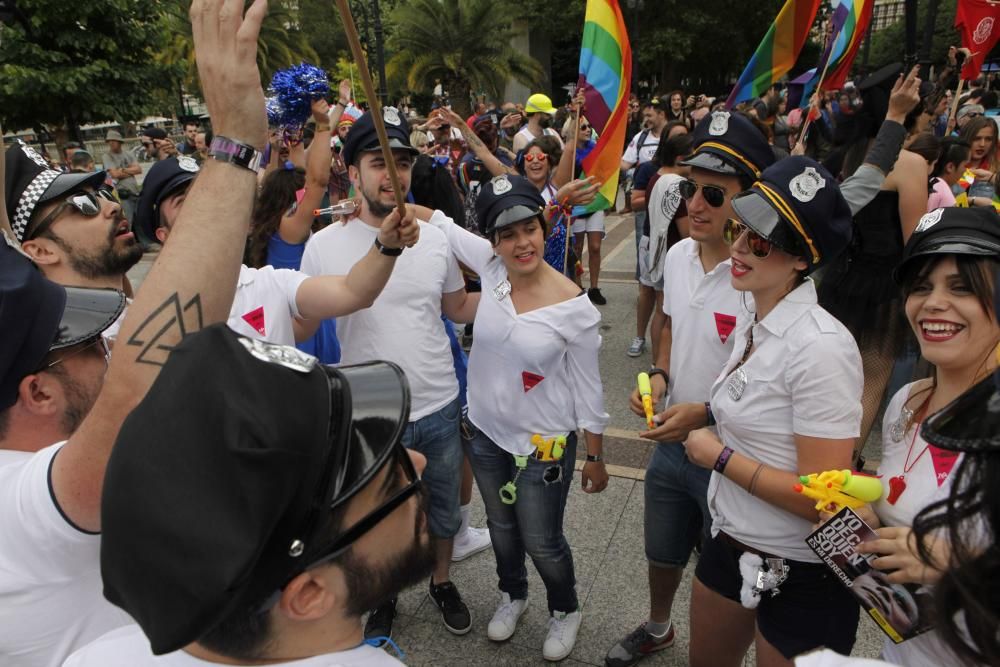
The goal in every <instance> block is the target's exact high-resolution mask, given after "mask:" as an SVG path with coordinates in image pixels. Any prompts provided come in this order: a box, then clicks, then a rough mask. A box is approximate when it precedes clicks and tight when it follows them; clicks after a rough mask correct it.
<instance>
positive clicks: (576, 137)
mask: <svg viewBox="0 0 1000 667" xmlns="http://www.w3.org/2000/svg"><path fill="white" fill-rule="evenodd" d="M574 97H575V94H574ZM579 143H580V105H579V104H578V105H577V106H576V112H575V113H574V114H573V163H572V164H573V174H572V178H573V179H575V178H576V147H577V144H579ZM565 217H566V249H565V250H564V251H563V271H565V270H566V269H567V268H568V265H569V247H570V243H569V237H570V230H569V228H570V226H571V225H570V223H572V222H573V216H572V215H567V216H565ZM570 278H571V279H575V278H576V267H573V275H572V276H570ZM574 282H576V281H575V280H574Z"/></svg>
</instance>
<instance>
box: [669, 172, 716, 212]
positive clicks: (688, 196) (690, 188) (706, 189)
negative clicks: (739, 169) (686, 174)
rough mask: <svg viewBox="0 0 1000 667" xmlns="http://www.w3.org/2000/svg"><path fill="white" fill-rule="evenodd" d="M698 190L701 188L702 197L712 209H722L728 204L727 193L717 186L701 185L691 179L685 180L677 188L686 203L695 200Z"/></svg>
mask: <svg viewBox="0 0 1000 667" xmlns="http://www.w3.org/2000/svg"><path fill="white" fill-rule="evenodd" d="M698 188H701V196H702V197H703V198H704V199H705V202H706V203H707V204H708V205H709V206H711V207H712V208H720V207H721V206H722V205H723V204H725V203H726V191H725V190H723V189H722V188H720V187H719V186H717V185H699V184H698V183H695V182H694V181H692V180H690V179H685V180H683V181H681V182H680V183H679V184H678V186H677V189H678V191H679V192H680V193H681V197H683V198H684V199H685V201H691V200H692V199H694V194H695V193H696V192H698Z"/></svg>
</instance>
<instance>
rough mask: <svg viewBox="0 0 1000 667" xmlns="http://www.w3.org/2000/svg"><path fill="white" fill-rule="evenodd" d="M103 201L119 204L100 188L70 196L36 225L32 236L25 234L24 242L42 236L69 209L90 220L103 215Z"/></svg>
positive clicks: (112, 196)
mask: <svg viewBox="0 0 1000 667" xmlns="http://www.w3.org/2000/svg"><path fill="white" fill-rule="evenodd" d="M101 200H104V201H108V202H111V203H113V204H117V203H118V200H117V199H115V195H114V193H113V192H112V191H111V190H109V189H107V188H100V189H98V190H94V191H93V192H78V193H76V194H74V195H70V196H69V197H66V199H64V200H63V202H62V203H61V204H59V206H56V207H55V208H54V209H53V210H52V212H51V213H49V214H48V215H47V216H45V217H44V218H42V219H41V220H40V221H39V222H38V224H37V225H35V228H34V230H32V231H31V233H30V234H25V236H24V240H25V241H27V240H29V239H33V238H35V237H36V236H40V235H41V234H42V233H43V232H44V231H45V230H46V229H48V228H49V226H51V225H52V223H53V222H55V220H56V218H58V217H59V216H60V215H62V214H63V213H65V212H66V210H67V209H69V208H75V209H76V211H77V213H79V214H80V215H84V216H86V217H88V218H93V217H96V216H97V215H100V213H101Z"/></svg>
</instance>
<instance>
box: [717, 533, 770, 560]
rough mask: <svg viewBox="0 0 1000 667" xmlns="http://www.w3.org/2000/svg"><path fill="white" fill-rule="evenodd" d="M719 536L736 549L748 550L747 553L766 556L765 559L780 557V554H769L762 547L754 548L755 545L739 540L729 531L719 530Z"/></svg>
mask: <svg viewBox="0 0 1000 667" xmlns="http://www.w3.org/2000/svg"><path fill="white" fill-rule="evenodd" d="M718 538H719V539H720V540H721V541H722V542H724V543H725V544H727V545H729V546H731V547H732V548H734V549H738V550H740V551H746V552H747V553H752V554H754V555H757V556H760V557H761V558H764V559H767V558H779V556H775V555H773V554H769V553H764V552H763V551H761V550H760V549H754V548H753V547H751V546H749V545H746V544H743V543H742V542H740V541H739V540H737V539H736V538H735V537H733V536H732V535H730V534H728V533H725V532H723V531H721V530H720V531H719V534H718Z"/></svg>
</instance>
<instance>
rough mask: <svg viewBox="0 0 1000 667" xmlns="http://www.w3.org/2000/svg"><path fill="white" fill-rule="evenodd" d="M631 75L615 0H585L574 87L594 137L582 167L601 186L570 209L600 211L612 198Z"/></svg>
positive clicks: (628, 49)
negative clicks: (591, 197) (587, 201)
mask: <svg viewBox="0 0 1000 667" xmlns="http://www.w3.org/2000/svg"><path fill="white" fill-rule="evenodd" d="M631 80H632V47H631V46H629V41H628V33H627V32H626V30H625V19H624V18H623V17H622V11H621V8H620V7H619V6H618V0H587V12H586V18H585V21H584V25H583V46H582V47H581V49H580V78H579V80H578V82H577V87H578V89H579V88H582V89H583V94H584V98H585V99H586V102H585V104H586V117H587V120H588V121H590V126H591V127H592V128H593V129H594V131H595V132H596V133H597V136H598V140H597V145H596V146H594V148H593V149H592V150H591V151H590V153H588V154H587V157H585V158H584V159H583V163H582V166H583V173H584V174H585V175H586V176H593V177H595V178H597V180H598V181H600V182H601V184H602V185H601V189H600V190H599V191H598V193H597V197H596V198H595V199H594V201H593V203H591V204H590V205H589V206H587V207H586V208H581V209H580V210H579V213H578V211H576V210H574V214H582V213H590V212H594V211H603V210H604V209H606V208H610V207H611V206H612V205H614V203H615V195H616V194H617V193H618V170H619V165H620V164H621V159H622V152H623V151H624V149H625V139H626V137H625V128H626V125H627V124H628V97H629V85H630V83H631ZM567 150H569V148H568V147H567Z"/></svg>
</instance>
